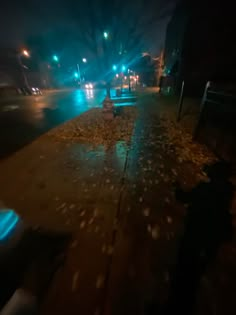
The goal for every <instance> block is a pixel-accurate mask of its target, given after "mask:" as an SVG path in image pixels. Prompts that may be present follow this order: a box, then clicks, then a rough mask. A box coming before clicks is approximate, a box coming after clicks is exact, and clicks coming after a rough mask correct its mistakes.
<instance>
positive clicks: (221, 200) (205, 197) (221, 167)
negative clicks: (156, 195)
mask: <svg viewBox="0 0 236 315" xmlns="http://www.w3.org/2000/svg"><path fill="white" fill-rule="evenodd" d="M204 171H205V172H206V173H207V175H208V177H209V182H200V183H199V184H198V185H197V186H196V187H194V188H193V189H192V190H191V191H188V192H186V191H184V190H182V189H181V188H180V187H177V188H176V199H177V200H178V201H180V202H183V203H186V204H188V209H187V215H186V219H185V229H184V235H183V238H182V240H181V243H180V248H179V252H178V257H177V263H176V267H175V270H174V273H173V277H172V279H171V286H170V294H169V298H168V303H167V307H166V309H165V312H164V314H168V315H169V314H177V313H178V314H181V315H190V314H192V312H193V308H194V306H195V298H196V293H197V289H198V287H199V282H200V279H201V276H202V275H203V274H204V273H205V270H206V267H207V266H208V264H209V263H210V262H212V261H213V260H214V259H215V258H216V256H217V253H218V249H219V247H220V245H221V244H222V243H223V242H226V241H230V240H231V238H232V220H231V215H230V212H229V210H230V206H231V202H232V199H233V194H234V187H233V185H232V183H231V182H230V181H229V177H230V175H231V168H230V166H229V164H227V163H226V162H223V161H220V162H216V163H215V164H213V165H210V166H206V167H205V169H204Z"/></svg>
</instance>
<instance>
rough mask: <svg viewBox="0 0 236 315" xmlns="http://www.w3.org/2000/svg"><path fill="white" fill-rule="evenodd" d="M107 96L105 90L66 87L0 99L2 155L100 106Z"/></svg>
mask: <svg viewBox="0 0 236 315" xmlns="http://www.w3.org/2000/svg"><path fill="white" fill-rule="evenodd" d="M104 95H105V91H104V90H64V91H56V92H47V93H45V94H44V95H43V96H37V97H36V96H25V97H23V96H21V97H17V98H15V99H11V100H7V101H6V100H1V99H0V158H5V157H7V156H9V155H11V154H12V153H14V152H16V151H17V150H19V149H20V148H22V147H23V146H25V145H26V144H28V143H30V142H32V141H33V140H34V139H36V138H37V137H39V136H40V135H42V134H43V133H45V132H47V131H48V130H50V129H51V128H53V127H55V126H57V125H59V124H61V123H63V122H65V121H67V120H69V119H71V118H73V117H76V116H77V115H80V114H82V113H83V112H85V111H87V110H89V109H90V108H93V107H100V106H101V103H102V101H103V99H104Z"/></svg>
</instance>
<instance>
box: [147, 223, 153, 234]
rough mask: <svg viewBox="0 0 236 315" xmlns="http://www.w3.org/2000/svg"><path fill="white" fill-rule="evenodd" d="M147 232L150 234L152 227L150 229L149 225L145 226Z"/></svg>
mask: <svg viewBox="0 0 236 315" xmlns="http://www.w3.org/2000/svg"><path fill="white" fill-rule="evenodd" d="M147 231H148V233H151V232H152V227H151V225H150V224H148V226H147Z"/></svg>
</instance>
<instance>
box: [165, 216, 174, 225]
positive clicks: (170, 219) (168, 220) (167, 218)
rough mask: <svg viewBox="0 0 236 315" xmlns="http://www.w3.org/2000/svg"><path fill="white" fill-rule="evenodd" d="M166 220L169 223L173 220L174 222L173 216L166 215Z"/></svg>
mask: <svg viewBox="0 0 236 315" xmlns="http://www.w3.org/2000/svg"><path fill="white" fill-rule="evenodd" d="M166 221H167V222H168V223H169V224H171V223H172V222H173V220H172V218H171V217H169V216H168V217H166Z"/></svg>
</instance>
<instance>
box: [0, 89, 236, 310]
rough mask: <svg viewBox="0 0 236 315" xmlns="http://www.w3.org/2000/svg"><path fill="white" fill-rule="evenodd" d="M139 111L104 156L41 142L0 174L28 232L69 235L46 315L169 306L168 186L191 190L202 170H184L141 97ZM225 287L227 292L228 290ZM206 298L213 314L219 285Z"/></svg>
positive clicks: (174, 208)
mask: <svg viewBox="0 0 236 315" xmlns="http://www.w3.org/2000/svg"><path fill="white" fill-rule="evenodd" d="M138 107H139V118H138V120H137V123H136V127H135V132H134V136H133V139H132V143H131V146H130V147H127V146H126V145H124V144H123V143H117V145H116V146H115V147H113V148H112V149H110V150H104V148H103V147H98V148H97V149H96V150H93V149H92V148H90V147H88V146H87V145H82V144H81V145H76V144H68V145H66V144H62V143H54V142H52V141H51V139H50V138H45V137H44V138H43V141H42V139H38V140H36V141H35V142H34V143H33V144H32V145H30V146H29V147H27V148H25V149H24V150H22V151H21V152H18V153H16V154H15V155H14V156H13V157H11V158H10V159H8V160H6V161H4V162H2V163H1V165H0V173H1V178H2V182H4V185H3V186H2V187H1V195H0V198H2V199H3V200H4V201H5V202H6V203H7V204H8V205H9V206H11V207H13V208H15V209H17V210H19V212H20V213H21V214H22V215H23V216H24V217H25V218H26V219H27V220H28V221H30V222H32V224H40V225H43V226H46V227H48V228H51V229H58V230H68V231H72V232H73V235H74V239H73V241H72V243H71V246H70V248H69V250H68V255H67V260H66V263H65V265H64V266H63V268H61V269H60V270H59V271H58V272H57V274H56V276H55V279H54V281H53V284H52V286H51V289H50V290H49V292H48V295H47V298H46V301H45V303H44V305H43V308H42V314H44V315H46V314H48V315H49V314H50V315H51V314H57V315H60V314H68V315H73V314H84V315H90V314H91V315H92V314H97V315H98V314H114V315H116V314H119V315H120V314H129V315H130V314H135V315H139V314H144V309H145V306H146V305H147V302H148V301H150V299H156V300H158V301H159V303H162V302H164V301H165V300H166V298H167V295H168V288H169V283H170V274H171V270H172V269H173V265H174V264H175V261H176V254H177V248H178V243H179V239H180V235H181V232H182V229H183V218H184V214H185V208H184V207H183V205H181V204H178V203H177V202H176V200H175V197H174V191H173V185H172V183H173V182H174V181H175V180H176V179H178V180H179V181H180V182H181V183H182V184H183V185H184V186H186V187H187V186H191V185H193V184H194V183H196V182H197V181H198V176H199V175H200V174H199V172H200V171H199V169H197V168H196V167H195V166H194V165H192V164H191V163H185V164H183V163H182V161H181V159H178V158H177V157H176V155H175V149H174V147H173V145H170V144H168V141H167V140H166V138H165V135H164V133H163V127H162V125H161V124H160V119H159V111H158V102H157V101H156V99H154V98H153V97H152V95H145V96H143V97H140V98H139V102H138ZM13 186H14V191H13ZM199 229H200V227H199ZM225 252H227V257H231V258H230V259H227V260H226V262H223V261H220V264H221V265H219V264H217V265H216V266H214V268H215V269H216V271H214V268H213V271H212V270H211V273H212V274H210V277H211V280H210V281H209V280H208V278H206V279H205V280H206V281H205V283H207V288H209V287H211V285H212V281H213V282H214V280H216V279H217V277H218V275H219V274H221V275H222V270H227V269H226V266H227V267H232V262H233V261H234V259H233V258H235V252H234V248H233V247H230V249H226V250H225ZM225 252H224V254H225ZM229 253H230V254H229ZM225 257H226V256H225ZM218 265H219V266H218ZM217 268H219V270H217ZM231 269H232V268H231ZM228 270H229V269H228ZM234 274H235V273H234ZM223 275H225V272H224V273H223ZM231 275H232V273H231ZM212 279H213V280H212ZM227 279H228V278H227ZM227 281H228V280H227ZM227 281H226V282H227ZM208 284H210V285H208ZM225 285H226V287H227V288H228V290H229V286H230V285H232V289H231V290H229V292H231V293H232V292H234V291H233V290H235V285H233V283H231V282H230V283H227V284H225ZM208 291H209V290H205V287H204V289H203V290H202V292H203V298H202V301H204V303H205V301H206V300H208V302H206V304H207V306H204V310H205V309H208V310H209V312H207V313H206V314H215V313H214V311H215V307H216V305H215V303H216V301H217V300H216V299H215V297H216V296H217V295H218V294H219V292H220V285H219V284H218V286H216V288H215V289H214V292H213V291H212V289H210V295H209V296H210V298H209V297H208V293H209V292H208ZM205 292H207V298H206V297H205V296H206V294H205ZM200 296H201V295H200ZM230 298H231V296H230V294H228V295H227V296H224V295H223V294H222V296H221V300H220V303H218V304H217V314H222V315H223V314H224V315H225V314H226V313H224V312H222V311H223V310H225V308H224V305H225V303H227V304H229V300H230V303H233V300H232V299H230ZM209 301H210V302H209ZM204 303H200V305H202V304H204ZM219 304H220V305H219ZM220 307H221V308H222V311H221V309H220ZM199 314H205V313H203V312H202V311H201V312H200V313H199ZM227 314H231V313H229V312H228V313H227ZM232 314H233V313H232Z"/></svg>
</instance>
